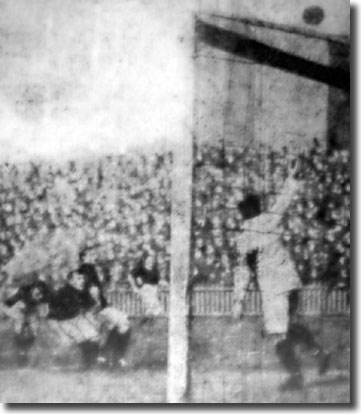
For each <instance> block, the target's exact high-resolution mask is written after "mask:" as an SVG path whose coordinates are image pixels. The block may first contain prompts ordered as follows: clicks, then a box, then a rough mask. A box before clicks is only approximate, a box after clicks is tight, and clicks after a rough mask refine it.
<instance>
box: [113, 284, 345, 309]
mask: <svg viewBox="0 0 361 414" xmlns="http://www.w3.org/2000/svg"><path fill="white" fill-rule="evenodd" d="M348 295H349V294H348V292H347V291H346V290H341V289H334V290H332V291H331V292H327V289H326V288H325V287H323V286H320V285H316V286H307V287H304V288H303V289H302V291H301V294H300V298H299V306H298V313H299V314H301V315H307V316H312V315H315V316H316V315H334V316H336V315H349V313H350V304H349V300H348ZM168 296H169V292H168V290H166V289H163V290H160V292H159V298H160V301H161V303H162V304H163V308H164V310H165V313H167V312H168V308H169V306H168V303H169V297H168ZM233 296H234V294H233V289H232V288H231V287H214V286H197V287H195V288H194V289H193V291H192V293H191V313H192V315H194V316H230V315H232V313H233V312H232V309H233V301H234V297H233ZM108 299H109V302H110V303H111V304H112V305H113V306H115V307H116V308H118V309H121V310H123V311H124V312H126V313H127V314H128V315H130V316H141V315H143V314H144V306H143V303H142V301H141V299H140V297H139V296H137V295H136V294H134V293H133V292H132V291H131V290H130V289H128V288H124V287H122V288H117V289H114V290H112V291H109V292H108ZM243 314H244V315H250V316H252V315H262V295H261V292H259V291H257V290H250V291H248V292H247V294H246V297H245V300H244V304H243Z"/></svg>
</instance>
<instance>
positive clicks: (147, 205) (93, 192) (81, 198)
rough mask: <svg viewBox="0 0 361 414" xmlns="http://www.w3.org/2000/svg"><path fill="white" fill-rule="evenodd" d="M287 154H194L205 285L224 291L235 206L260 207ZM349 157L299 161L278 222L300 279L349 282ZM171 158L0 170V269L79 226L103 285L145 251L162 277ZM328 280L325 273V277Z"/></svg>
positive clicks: (278, 183) (233, 259) (197, 235)
mask: <svg viewBox="0 0 361 414" xmlns="http://www.w3.org/2000/svg"><path fill="white" fill-rule="evenodd" d="M293 157H294V154H289V153H288V151H287V149H286V148H284V149H283V150H282V151H279V152H276V151H273V150H272V149H270V148H267V147H265V146H262V145H260V146H257V147H251V146H249V147H246V148H221V147H211V146H207V145H204V146H202V147H201V148H199V149H198V150H197V152H196V157H195V174H194V210H193V227H192V229H193V230H192V231H193V238H192V241H193V243H192V250H193V254H194V266H193V273H194V275H197V274H199V273H203V274H204V275H205V282H206V283H216V284H222V285H232V283H233V277H234V269H235V266H236V264H237V254H236V240H237V235H238V233H239V231H241V229H242V223H243V217H242V214H241V212H240V210H239V208H238V205H239V203H240V202H242V201H243V200H245V199H246V198H247V197H248V198H249V197H254V199H255V200H256V201H257V202H258V203H259V208H260V211H267V208H268V207H269V206H270V205H272V203H273V202H274V200H275V198H276V197H277V194H278V192H279V191H280V190H281V188H282V186H283V183H284V181H285V179H286V178H287V173H288V165H289V162H290V160H291V159H292V158H293ZM349 157H350V154H349V152H347V151H341V152H334V153H332V154H326V153H325V152H324V151H322V150H321V149H320V147H319V146H317V145H315V147H314V148H313V149H312V150H311V151H309V152H308V153H307V154H305V155H304V166H305V168H304V177H303V178H304V179H305V180H306V182H307V185H306V186H304V190H303V191H302V192H300V194H298V197H297V198H296V199H295V200H294V201H293V203H292V205H291V207H290V209H289V210H288V212H287V214H286V215H285V217H284V219H283V235H282V237H283V239H284V241H285V244H286V245H287V247H288V248H289V249H290V251H291V254H292V257H293V258H294V260H295V262H296V265H297V269H298V271H299V273H300V276H301V277H302V279H303V280H304V281H305V282H308V281H310V280H314V279H322V278H325V277H327V276H328V275H331V274H332V277H333V278H334V279H337V280H340V278H341V279H342V280H345V281H346V280H347V279H348V277H349V266H350V228H349V226H350V167H349V165H350V159H349ZM171 170H172V154H171V153H164V154H153V155H149V154H147V155H146V156H145V155H142V154H141V153H139V152H132V153H128V154H126V155H117V156H114V155H112V156H107V157H99V158H96V159H86V160H85V159H83V160H76V161H75V160H74V161H69V162H66V163H62V164H55V163H54V162H53V163H50V162H44V161H42V162H38V163H36V162H26V163H22V164H9V163H3V164H1V165H0V263H1V264H5V263H6V262H7V261H8V260H9V259H10V258H11V257H12V256H13V255H14V253H15V252H16V251H19V250H21V248H22V247H23V246H24V244H25V243H27V242H29V241H31V240H32V239H33V238H34V237H39V235H40V236H41V235H44V236H45V235H48V234H50V233H51V232H52V231H54V229H57V228H61V229H71V228H74V227H77V228H82V229H85V230H86V232H87V235H88V237H87V245H88V247H89V248H92V247H94V246H96V248H94V249H93V252H94V260H95V261H97V262H98V263H100V264H102V268H103V271H104V273H105V274H106V275H107V276H108V279H109V280H110V284H111V285H112V286H116V285H119V284H122V283H126V280H127V277H128V275H129V273H130V272H131V271H132V270H133V269H134V267H135V266H136V263H137V262H138V261H139V259H140V258H141V257H142V256H143V255H144V253H145V252H148V253H149V252H151V253H152V252H153V253H154V255H155V256H156V259H157V266H158V269H159V272H160V279H161V281H163V282H164V284H166V283H167V281H168V280H169V271H170V236H171V234H170V233H171V226H170V220H171ZM330 277H331V276H330Z"/></svg>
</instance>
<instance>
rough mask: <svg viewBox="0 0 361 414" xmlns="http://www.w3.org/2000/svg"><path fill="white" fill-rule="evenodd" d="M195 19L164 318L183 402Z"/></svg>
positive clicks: (186, 389) (171, 398) (174, 389)
mask: <svg viewBox="0 0 361 414" xmlns="http://www.w3.org/2000/svg"><path fill="white" fill-rule="evenodd" d="M195 22H196V17H195V16H193V22H192V25H190V26H191V27H190V30H192V31H193V32H192V33H191V35H190V36H189V38H188V39H189V42H184V43H185V44H187V46H186V47H187V52H189V51H191V53H189V54H188V53H187V54H188V55H189V57H190V61H189V72H188V75H189V78H188V79H187V81H188V83H187V86H188V99H189V107H188V108H189V109H188V111H187V113H186V117H187V119H186V121H185V128H184V136H183V137H182V139H181V141H180V142H178V143H177V145H176V146H175V148H174V151H173V164H172V215H171V269H170V289H169V319H168V372H167V402H168V403H175V404H178V403H187V402H189V393H190V377H191V376H190V367H189V333H190V326H189V307H190V303H189V302H190V297H189V279H190V272H191V251H192V245H191V240H192V205H193V204H192V203H193V201H192V200H193V173H194V168H193V162H194V146H195V131H194V129H195V123H196V116H195V109H196V102H195V101H196V96H195V76H196V75H195V72H196V68H195V59H196V54H195V44H196V40H195V38H194V36H195Z"/></svg>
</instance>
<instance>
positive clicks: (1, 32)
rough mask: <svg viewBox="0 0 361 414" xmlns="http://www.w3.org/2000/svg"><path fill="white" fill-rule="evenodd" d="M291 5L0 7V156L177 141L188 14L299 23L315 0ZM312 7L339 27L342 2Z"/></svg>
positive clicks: (187, 60)
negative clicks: (208, 13)
mask: <svg viewBox="0 0 361 414" xmlns="http://www.w3.org/2000/svg"><path fill="white" fill-rule="evenodd" d="M273 3H274V5H273V6H275V7H271V6H272V4H273ZM290 3H292V7H291V5H290ZM299 3H301V2H299V1H298V0H288V1H287V4H286V3H285V2H284V1H283V0H267V1H265V0H259V3H257V4H258V6H257V7H256V6H254V5H253V4H254V2H253V1H251V0H238V1H237V2H235V0H223V1H216V0H209V1H207V0H202V1H201V0H187V1H184V0H183V1H179V0H122V1H119V0H100V1H97V0H76V1H74V0H36V1H29V0H0V50H1V53H0V146H1V152H0V157H1V158H8V157H10V158H14V157H21V158H24V157H25V158H27V157H32V156H35V155H40V156H46V157H53V156H56V157H62V156H66V157H69V156H74V155H77V154H81V153H84V152H88V151H90V152H102V151H104V152H114V151H115V152H118V151H124V150H125V149H126V148H127V147H128V146H129V145H134V144H135V143H137V144H138V145H141V146H144V145H151V146H155V145H156V143H159V141H162V142H163V141H166V142H170V143H171V142H174V141H175V142H176V141H179V140H181V139H184V136H185V133H187V132H189V130H190V128H191V114H192V107H191V105H192V85H193V79H192V60H191V54H192V42H191V40H192V39H191V36H192V14H191V12H192V11H194V10H195V9H196V8H198V7H199V5H200V4H201V5H202V10H203V11H204V10H206V11H217V10H218V11H219V9H220V8H223V9H224V11H229V10H235V8H236V9H237V13H239V14H240V15H246V16H251V17H252V16H253V17H258V18H265V19H267V20H272V21H276V20H280V22H282V23H286V24H291V23H294V24H301V21H300V16H301V15H302V9H303V7H304V4H306V3H310V4H311V3H312V4H314V2H312V1H311V0H305V1H304V3H303V2H302V7H301V8H300V6H298V5H299ZM318 3H321V4H324V5H328V6H325V7H326V8H327V7H329V5H330V4H331V5H332V6H334V7H331V9H330V10H331V11H330V12H328V13H326V16H327V19H328V20H327V19H326V23H325V24H324V26H322V27H321V30H323V31H331V32H340V31H341V32H342V30H345V27H346V26H347V24H346V25H345V22H346V23H347V13H348V10H347V8H348V4H347V2H346V3H345V2H344V1H343V0H332V1H330V0H319V1H318ZM277 4H278V6H279V5H283V7H277ZM296 5H297V6H296ZM336 6H337V7H336ZM297 7H298V9H297ZM214 9H216V10H214ZM277 10H278V12H277ZM295 10H296V11H297V12H295ZM340 10H341V12H340ZM346 30H347V27H346Z"/></svg>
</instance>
